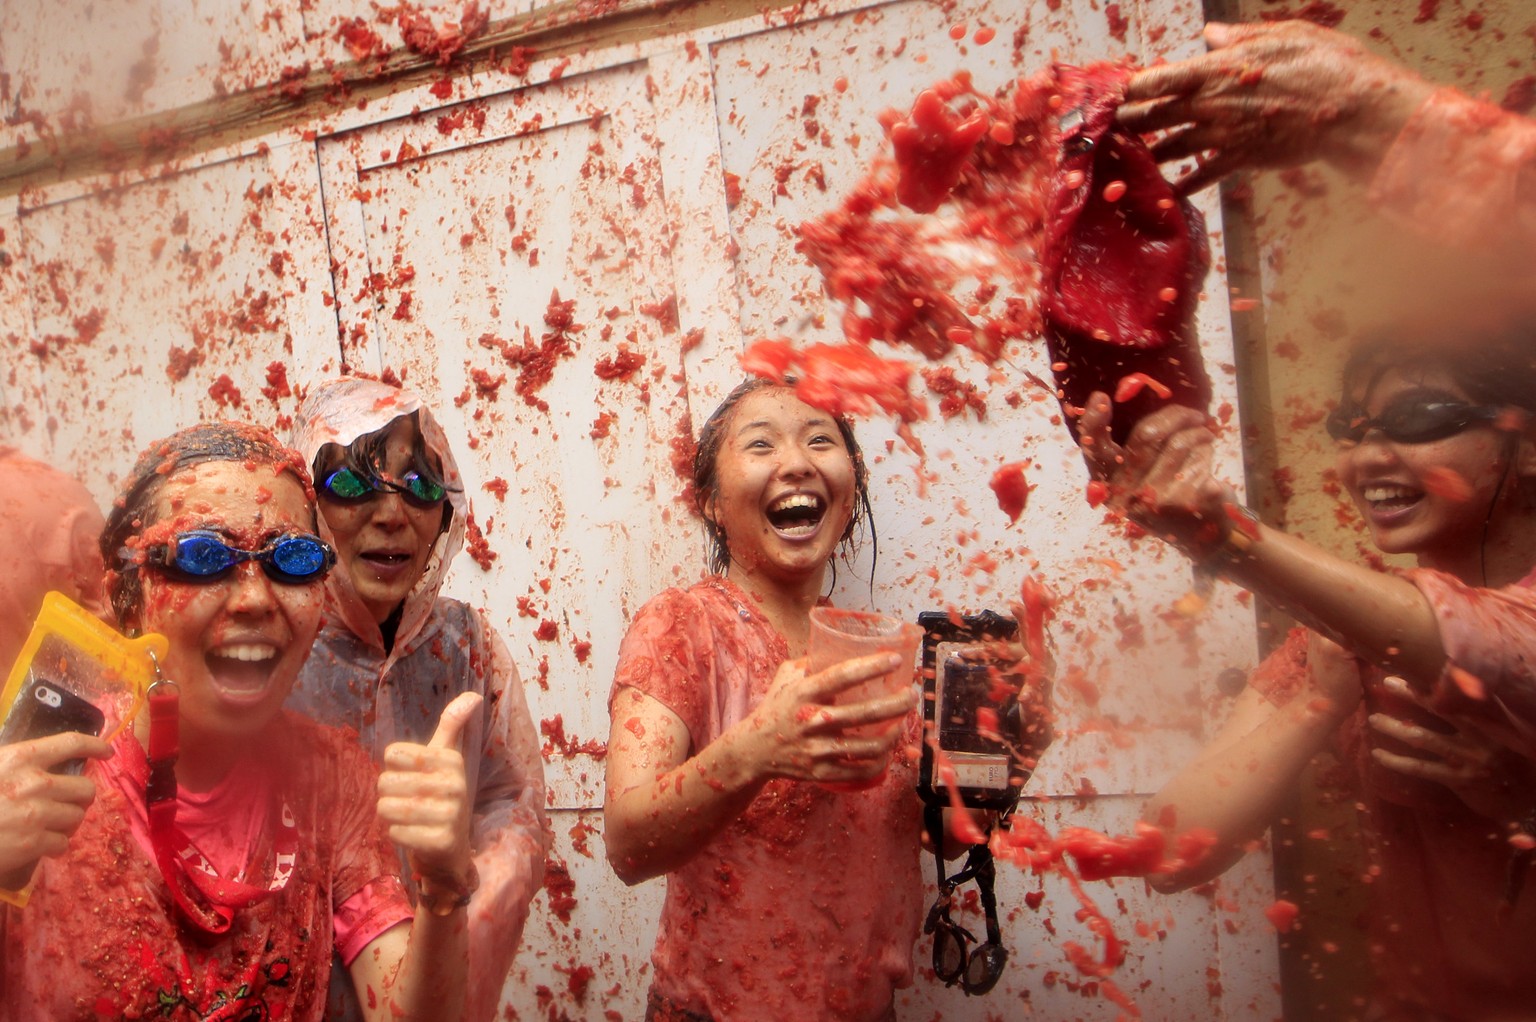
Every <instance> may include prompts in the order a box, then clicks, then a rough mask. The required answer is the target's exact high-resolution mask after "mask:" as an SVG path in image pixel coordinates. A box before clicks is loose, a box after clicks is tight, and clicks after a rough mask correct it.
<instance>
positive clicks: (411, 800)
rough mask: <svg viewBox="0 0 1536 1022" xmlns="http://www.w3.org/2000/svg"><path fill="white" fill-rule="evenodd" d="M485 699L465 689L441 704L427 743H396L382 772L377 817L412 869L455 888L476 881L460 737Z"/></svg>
mask: <svg viewBox="0 0 1536 1022" xmlns="http://www.w3.org/2000/svg"><path fill="white" fill-rule="evenodd" d="M482 702H483V699H482V698H481V697H480V696H479V695H477V694H476V693H473V692H464V693H461V694H460V695H459V696H457V697H456V698H455V699H454V700H453V701H452V702H451V703H449V704H448V705H447V706H446V707H445V708H444V709H443V715H442V717H441V718H440V719H439V721H438V724H437V730H436V731H435V732H434V733H433V735H432V737H431V739H430V740H429V741H428V742H427V744H425V745H419V744H417V743H414V742H395V743H394V744H392V745H390V746H389V747H388V748H387V749H385V750H384V764H383V771H382V772H381V773H380V774H379V807H378V812H379V819H380V820H381V821H382V822H383V823H384V825H385V827H386V829H387V830H388V833H389V839H390V840H391V841H393V842H394V843H395V844H397V845H399V846H400V847H401V848H403V849H405V851H406V853H407V854H408V855H409V857H410V861H411V868H412V870H413V871H414V872H415V873H416V874H417V875H418V876H421V877H428V878H431V879H433V880H435V881H438V882H440V883H442V884H444V885H446V886H449V887H453V888H455V889H465V888H467V887H470V886H472V884H471V882H470V880H469V878H470V876H471V867H472V865H473V861H472V860H473V852H472V849H471V847H470V838H469V827H470V811H471V804H470V801H471V800H470V793H469V783H468V781H467V780H466V778H465V773H464V756H463V754H462V753H461V752H460V751H459V736H460V734H461V733H462V732H463V730H464V727H465V725H466V724H468V723H469V721H470V720H471V719H472V718H473V717H474V715H475V714H476V713H478V712H479V711H480V704H481V703H482Z"/></svg>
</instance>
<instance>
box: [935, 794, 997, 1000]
mask: <svg viewBox="0 0 1536 1022" xmlns="http://www.w3.org/2000/svg"><path fill="white" fill-rule="evenodd" d="M934 809H935V807H933V806H927V807H925V808H924V819H925V823H926V824H928V825H929V826H930V832H932V831H933V830H934V828H937V829H938V830H937V832H938V833H939V835H940V836H941V837H942V824H941V823H937V822H936V821H937V819H938V814H937V812H936V811H935V812H934V813H933V814H932V815H933V817H934V821H933V822H930V821H929V815H930V814H929V812H928V811H929V810H934ZM934 847H935V848H936V849H942V848H943V842H942V840H939V841H937V842H936V843H935V845H934ZM934 858H935V860H936V861H937V863H938V872H939V896H938V898H937V900H935V901H934V903H933V908H931V909H929V910H928V921H927V922H926V923H924V924H923V932H924V933H929V934H932V935H933V974H934V975H935V976H937V977H938V978H939V979H941V980H943V981H944V985H945V986H954V985H955V984H957V983H958V984H959V985H960V988H961V989H962V990H964V991H965V992H966V994H967V995H977V994H984V993H987V992H988V991H990V990H991V989H992V988H993V987H995V986H997V981H998V980H999V979H1001V978H1002V976H1003V967H1004V966H1005V965H1007V964H1008V949H1007V948H1005V947H1003V943H1002V941H1003V936H1002V928H1001V927H1000V926H999V925H998V921H997V896H996V895H995V894H994V893H993V882H994V881H995V879H996V877H997V867H996V866H995V864H994V863H993V861H992V849H991V848H990V847H989V846H988V845H985V844H980V845H972V846H971V850H970V852H968V853H967V854H966V858H965V867H964V868H963V869H961V870H960V872H958V873H956V874H955V875H954V876H952V877H949V878H947V879H946V878H945V876H944V858H943V853H942V852H940V853H938V854H936V855H935V856H934ZM970 880H974V881H976V889H977V892H978V893H979V894H980V895H981V907H982V911H983V913H984V914H985V915H986V920H987V939H986V940H985V941H983V942H981V943H979V944H978V943H977V940H976V937H975V936H974V935H973V934H972V933H971V931H969V930H967V929H966V928H965V927H963V926H961V925H960V924H959V923H957V922H955V921H954V920H953V919H951V918H950V917H949V910H950V906H951V905H953V904H954V901H955V891H956V890H957V889H958V888H959V887H960V886H961V885H962V884H964V883H966V882H967V881H970ZM973 945H975V946H973Z"/></svg>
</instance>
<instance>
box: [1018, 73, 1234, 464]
mask: <svg viewBox="0 0 1536 1022" xmlns="http://www.w3.org/2000/svg"><path fill="white" fill-rule="evenodd" d="M1055 71H1056V77H1057V87H1058V89H1059V91H1060V95H1061V105H1060V107H1059V108H1058V112H1059V113H1067V112H1069V111H1072V112H1075V115H1076V116H1080V117H1081V121H1080V123H1078V124H1077V125H1076V126H1072V125H1071V124H1067V125H1064V131H1063V135H1062V138H1061V152H1060V156H1059V158H1058V160H1057V164H1056V168H1055V171H1054V173H1053V174H1052V176H1051V190H1050V198H1049V200H1048V201H1047V204H1046V220H1045V239H1044V242H1043V244H1042V246H1041V252H1040V288H1041V294H1042V299H1043V300H1042V312H1043V315H1044V320H1045V340H1046V347H1047V349H1048V350H1049V352H1050V356H1051V371H1052V373H1053V374H1054V375H1055V378H1056V386H1057V387H1058V388H1059V390H1060V393H1061V402H1062V406H1063V409H1064V410H1065V411H1066V413H1067V414H1066V420H1067V423H1068V425H1069V426H1071V427H1072V431H1073V434H1074V435H1076V432H1077V425H1076V423H1077V416H1076V414H1075V412H1074V410H1075V409H1078V408H1082V407H1083V406H1084V405H1086V404H1087V403H1088V395H1089V394H1091V393H1093V392H1094V391H1095V390H1102V391H1105V392H1108V393H1111V394H1113V393H1114V392H1115V390H1116V383H1117V382H1118V381H1119V380H1121V379H1123V378H1124V377H1126V376H1129V375H1131V374H1133V373H1144V374H1145V375H1147V376H1148V377H1151V378H1152V379H1153V380H1156V381H1157V382H1158V383H1160V384H1162V385H1163V386H1164V387H1166V388H1167V390H1168V391H1169V393H1168V394H1166V395H1164V396H1159V395H1158V394H1157V393H1156V390H1155V388H1153V387H1150V386H1148V387H1146V388H1144V389H1143V390H1141V391H1140V393H1139V394H1137V395H1134V396H1128V397H1127V399H1126V400H1124V401H1122V402H1119V403H1118V404H1117V405H1116V408H1115V417H1114V422H1113V435H1114V439H1115V441H1116V442H1117V443H1124V442H1125V440H1126V437H1127V436H1129V435H1130V431H1131V427H1132V426H1134V425H1135V424H1136V421H1137V420H1138V419H1140V418H1142V417H1143V416H1145V415H1147V414H1149V413H1151V412H1153V411H1155V410H1156V409H1157V408H1159V407H1161V406H1162V405H1164V404H1166V403H1173V404H1181V405H1185V406H1187V407H1190V408H1194V409H1197V410H1199V411H1202V412H1203V411H1205V410H1206V408H1207V406H1208V405H1209V404H1210V400H1211V381H1210V379H1209V378H1208V377H1207V376H1206V373H1205V364H1204V362H1203V361H1202V360H1201V357H1200V347H1199V344H1198V342H1197V340H1196V337H1195V329H1194V318H1195V310H1196V307H1197V306H1198V304H1199V297H1200V285H1201V282H1202V281H1203V280H1204V279H1205V274H1206V271H1207V270H1208V269H1209V268H1210V263H1211V257H1210V248H1209V246H1208V244H1207V242H1206V236H1205V221H1204V219H1203V218H1202V217H1201V216H1200V212H1199V210H1197V209H1195V207H1194V206H1192V205H1191V204H1190V203H1189V202H1188V200H1186V199H1183V198H1181V197H1180V196H1178V195H1176V194H1175V193H1174V190H1173V186H1172V185H1170V184H1169V183H1168V182H1167V181H1166V180H1165V179H1164V178H1163V174H1162V171H1161V170H1160V169H1159V168H1158V165H1157V161H1156V160H1155V159H1153V157H1152V153H1151V152H1150V151H1149V150H1148V148H1147V145H1146V143H1145V142H1143V141H1142V140H1141V138H1140V137H1139V136H1138V135H1136V134H1134V133H1132V132H1127V131H1122V130H1121V129H1120V128H1119V127H1118V126H1117V125H1116V123H1115V110H1116V109H1117V108H1118V107H1119V105H1120V102H1121V100H1122V98H1123V97H1124V95H1125V82H1126V80H1127V79H1128V78H1129V77H1130V68H1128V67H1126V66H1124V65H1117V64H1103V63H1101V64H1094V65H1092V66H1090V67H1086V68H1076V67H1071V66H1068V65H1064V64H1062V65H1057V67H1056V69H1055Z"/></svg>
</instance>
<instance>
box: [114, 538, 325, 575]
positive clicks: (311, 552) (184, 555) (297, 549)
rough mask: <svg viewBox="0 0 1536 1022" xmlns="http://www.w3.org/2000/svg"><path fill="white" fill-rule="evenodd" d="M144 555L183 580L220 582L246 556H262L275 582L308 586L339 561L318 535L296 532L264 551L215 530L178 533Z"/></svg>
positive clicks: (251, 558)
mask: <svg viewBox="0 0 1536 1022" xmlns="http://www.w3.org/2000/svg"><path fill="white" fill-rule="evenodd" d="M144 555H145V558H144V559H145V563H147V564H152V565H154V566H155V567H156V568H158V569H159V570H160V571H162V572H164V573H165V574H166V575H169V576H170V577H172V578H175V579H178V580H179V581H182V582H217V581H218V580H220V579H222V578H224V577H225V576H226V575H228V574H229V573H230V572H231V571H233V570H235V568H236V567H237V566H239V565H241V564H244V563H245V562H246V561H260V562H261V570H262V571H265V572H266V573H267V577H268V578H270V579H271V580H272V581H274V582H282V583H284V584H286V585H304V584H305V583H308V582H318V581H320V580H321V579H323V578H324V577H325V574H326V572H328V571H330V570H331V566H332V565H333V564H335V563H336V551H334V550H332V549H331V547H330V544H328V543H326V542H325V541H324V540H322V539H320V537H318V536H310V535H307V534H305V533H292V534H290V535H287V536H279V537H277V538H276V539H274V540H273V541H272V542H270V543H268V544H267V545H266V546H264V547H262V548H261V549H260V550H242V549H240V548H239V547H234V546H230V545H229V544H228V543H227V542H225V541H224V538H223V537H222V536H220V535H219V534H218V533H217V532H213V531H211V530H209V529H193V530H192V531H190V532H182V533H178V534H177V535H176V536H175V537H174V538H173V539H172V540H171V541H170V542H169V543H160V544H157V545H155V546H151V547H148V548H146V549H145V551H144Z"/></svg>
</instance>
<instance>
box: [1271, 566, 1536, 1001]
mask: <svg viewBox="0 0 1536 1022" xmlns="http://www.w3.org/2000/svg"><path fill="white" fill-rule="evenodd" d="M1410 578H1411V579H1412V580H1413V581H1414V582H1415V583H1416V584H1418V585H1419V587H1420V589H1421V590H1423V591H1424V592H1425V593H1426V595H1428V596H1429V597H1430V600H1431V603H1432V604H1433V605H1434V606H1435V608H1436V612H1437V614H1438V615H1439V619H1440V627H1441V636H1442V640H1443V641H1444V642H1445V645H1446V649H1447V651H1448V652H1450V653H1451V656H1452V662H1453V663H1456V662H1458V661H1462V660H1463V658H1469V659H1470V661H1471V662H1475V663H1477V664H1478V666H1479V669H1480V670H1481V671H1482V672H1484V678H1485V680H1487V681H1488V682H1489V683H1490V691H1498V690H1499V689H1500V688H1509V687H1514V688H1518V689H1524V688H1525V687H1527V686H1528V685H1529V683H1530V680H1531V670H1532V666H1533V665H1536V660H1532V659H1530V658H1528V657H1527V653H1528V651H1529V647H1530V644H1531V643H1532V642H1533V641H1536V603H1533V601H1531V600H1529V599H1528V597H1529V595H1530V593H1529V591H1528V589H1527V588H1526V586H1525V585H1523V584H1522V585H1521V586H1516V587H1510V588H1509V589H1505V590H1486V589H1484V590H1479V589H1475V588H1473V587H1470V586H1466V585H1464V584H1462V583H1460V582H1456V581H1455V580H1454V579H1451V578H1450V577H1449V576H1444V575H1440V574H1438V573H1433V572H1424V571H1417V572H1412V573H1410ZM1516 590H1524V592H1516ZM1511 599H1513V602H1514V604H1515V605H1517V606H1524V607H1525V608H1526V610H1525V612H1524V620H1523V626H1519V627H1516V626H1517V625H1518V618H1519V617H1520V615H1518V614H1514V613H1512V612H1511V610H1510V600H1511ZM1452 610H1454V613H1451V611H1452ZM1512 627H1513V628H1514V631H1511V630H1510V629H1511V628H1512ZM1511 640H1512V641H1511ZM1306 670H1307V666H1306V632H1305V631H1304V630H1302V629H1299V628H1298V629H1296V630H1295V631H1293V632H1292V633H1291V635H1290V636H1289V637H1288V638H1287V641H1286V642H1285V644H1284V645H1283V646H1281V647H1280V648H1279V649H1277V650H1276V651H1275V652H1274V653H1272V654H1271V655H1270V656H1269V657H1268V658H1267V659H1266V660H1265V662H1264V663H1263V664H1261V665H1260V667H1259V669H1258V670H1256V671H1255V672H1254V674H1253V677H1252V679H1251V681H1250V684H1252V685H1253V686H1254V687H1255V688H1257V689H1258V690H1259V691H1261V692H1263V693H1265V695H1267V696H1268V697H1269V698H1270V699H1271V700H1272V701H1274V702H1276V703H1284V702H1285V701H1286V700H1288V699H1289V698H1291V697H1292V696H1293V695H1294V694H1295V693H1296V692H1297V691H1299V690H1300V689H1301V687H1302V686H1303V685H1304V684H1305V682H1306ZM1447 673H1449V669H1448V671H1447ZM1381 677H1382V674H1381V672H1379V671H1374V672H1371V675H1370V676H1368V677H1367V679H1366V684H1367V699H1366V703H1365V704H1364V705H1362V706H1361V708H1360V711H1359V713H1358V714H1357V715H1356V716H1355V717H1354V718H1352V719H1351V720H1349V721H1346V722H1345V724H1344V726H1343V727H1342V728H1341V729H1340V732H1339V739H1338V746H1339V753H1340V758H1341V760H1342V761H1343V764H1344V771H1343V774H1344V776H1343V784H1344V787H1345V790H1346V792H1347V793H1348V794H1349V796H1350V797H1352V798H1354V799H1357V800H1358V801H1359V803H1360V805H1362V806H1363V807H1364V814H1363V816H1362V823H1363V826H1364V831H1365V835H1366V838H1367V840H1368V841H1369V843H1370V845H1369V850H1370V853H1371V861H1372V863H1373V865H1375V866H1376V867H1378V868H1379V869H1380V874H1379V875H1377V876H1374V877H1366V878H1362V880H1363V881H1364V882H1368V883H1369V885H1370V892H1371V898H1372V911H1371V916H1370V924H1369V936H1370V950H1371V954H1372V958H1373V960H1374V966H1375V973H1376V976H1375V980H1376V988H1377V991H1378V1002H1379V1003H1378V1008H1380V1009H1381V1010H1383V1011H1385V1012H1386V1014H1385V1015H1384V1016H1382V1017H1383V1018H1386V1019H1394V1020H1396V1019H1421V1018H1425V1017H1427V1016H1425V1014H1424V1011H1425V1010H1426V1009H1427V1010H1429V1011H1432V1012H1435V1013H1437V1014H1436V1015H1435V1016H1434V1017H1436V1018H1444V1019H1478V1020H1487V1022H1495V1020H1509V1022H1513V1020H1517V1019H1519V1020H1523V1019H1529V1018H1531V1017H1532V1015H1533V1012H1536V969H1533V968H1532V967H1531V948H1532V947H1533V946H1536V876H1531V875H1530V873H1531V867H1530V866H1529V864H1527V865H1526V866H1525V867H1524V868H1525V869H1526V871H1527V876H1526V889H1525V890H1524V892H1523V894H1522V895H1521V897H1520V898H1519V899H1518V900H1517V901H1516V902H1515V904H1514V905H1512V906H1511V905H1509V904H1508V903H1507V902H1506V899H1505V889H1506V882H1507V879H1508V875H1509V865H1510V859H1511V851H1512V850H1511V848H1510V845H1509V842H1508V840H1507V839H1508V827H1507V824H1506V823H1505V822H1504V821H1494V820H1488V819H1485V818H1483V817H1481V816H1479V815H1478V814H1476V813H1474V812H1473V811H1472V810H1470V809H1469V808H1467V806H1466V805H1465V804H1464V803H1463V802H1461V800H1460V799H1458V798H1456V797H1455V795H1453V794H1452V793H1451V792H1450V791H1449V789H1447V788H1445V787H1443V786H1441V785H1438V784H1433V783H1431V782H1427V781H1425V782H1418V781H1413V780H1406V779H1404V778H1402V776H1401V775H1399V774H1395V773H1393V772H1391V771H1388V770H1385V769H1383V768H1381V767H1380V766H1378V765H1376V764H1375V763H1374V761H1373V760H1371V758H1370V747H1371V743H1372V742H1373V741H1379V740H1381V739H1380V738H1379V737H1377V736H1376V735H1375V732H1374V731H1372V730H1371V729H1370V728H1368V727H1367V726H1366V725H1365V715H1366V714H1367V713H1368V712H1371V710H1373V709H1391V710H1393V711H1394V712H1399V713H1400V712H1402V711H1401V708H1397V707H1385V706H1383V705H1382V702H1381V700H1382V690H1381V688H1380V681H1381ZM1458 691H1459V690H1458ZM1437 705H1438V704H1437ZM1415 716H1416V717H1417V719H1418V721H1419V722H1420V723H1422V724H1424V725H1425V726H1431V727H1433V726H1434V724H1435V718H1434V715H1433V714H1428V713H1425V712H1424V711H1423V710H1422V709H1421V710H1418V711H1417V714H1415ZM1373 1017H1375V1016H1373Z"/></svg>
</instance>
